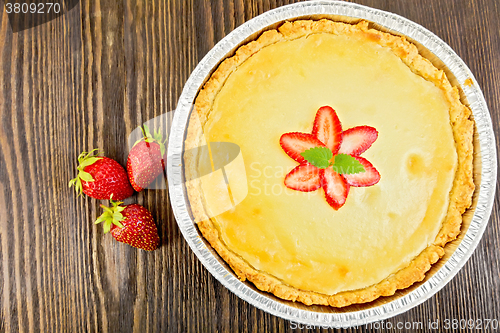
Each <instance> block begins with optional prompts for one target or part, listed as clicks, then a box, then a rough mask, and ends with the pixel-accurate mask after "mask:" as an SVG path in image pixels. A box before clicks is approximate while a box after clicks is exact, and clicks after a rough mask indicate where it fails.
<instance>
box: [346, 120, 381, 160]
mask: <svg viewBox="0 0 500 333" xmlns="http://www.w3.org/2000/svg"><path fill="white" fill-rule="evenodd" d="M377 138H378V132H377V130H376V129H375V128H373V127H370V126H356V127H353V128H349V129H348V130H347V131H345V132H344V134H343V138H342V145H341V146H340V150H339V154H347V155H352V156H358V155H361V154H362V153H364V152H365V151H366V150H367V149H368V148H370V147H371V146H372V144H373V143H374V142H375V140H377Z"/></svg>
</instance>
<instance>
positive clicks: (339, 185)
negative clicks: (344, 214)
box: [321, 168, 349, 210]
mask: <svg viewBox="0 0 500 333" xmlns="http://www.w3.org/2000/svg"><path fill="white" fill-rule="evenodd" d="M321 184H322V185H323V190H324V191H325V198H326V201H327V202H328V204H329V205H330V206H332V207H333V208H334V209H335V210H337V209H339V208H340V207H342V206H343V205H344V204H345V201H346V199H347V195H348V194H349V184H348V183H347V182H346V180H345V179H344V177H342V175H340V174H338V173H337V172H335V171H333V169H332V168H326V169H322V170H321Z"/></svg>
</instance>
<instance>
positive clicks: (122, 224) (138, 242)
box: [95, 200, 160, 251]
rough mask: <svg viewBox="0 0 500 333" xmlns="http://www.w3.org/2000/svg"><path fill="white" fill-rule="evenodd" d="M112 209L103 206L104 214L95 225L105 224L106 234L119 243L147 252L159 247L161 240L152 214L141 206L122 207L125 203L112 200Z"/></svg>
mask: <svg viewBox="0 0 500 333" xmlns="http://www.w3.org/2000/svg"><path fill="white" fill-rule="evenodd" d="M110 203H111V207H106V206H104V205H101V207H102V209H104V213H103V214H102V215H101V216H99V218H98V219H97V220H96V221H95V224H98V223H101V222H104V225H103V228H104V233H105V234H106V233H108V232H109V231H111V235H112V236H113V237H114V238H115V239H116V240H117V241H119V242H122V243H126V244H129V245H131V246H133V247H136V248H139V249H143V250H146V251H153V250H155V249H156V248H157V247H158V244H159V243H160V238H159V237H158V230H157V229H156V224H155V221H154V220H153V216H152V215H151V213H150V212H149V211H148V210H147V209H146V208H144V207H143V206H141V205H138V204H131V205H125V206H121V204H122V203H123V202H119V201H113V200H110Z"/></svg>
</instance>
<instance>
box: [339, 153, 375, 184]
mask: <svg viewBox="0 0 500 333" xmlns="http://www.w3.org/2000/svg"><path fill="white" fill-rule="evenodd" d="M354 158H355V159H356V160H358V161H359V163H361V165H363V167H364V169H365V172H360V173H355V174H350V175H347V174H346V175H343V176H344V178H345V180H346V181H347V183H348V184H349V185H351V186H355V187H365V186H372V185H375V184H377V183H378V181H379V180H380V173H379V172H378V171H377V169H375V168H374V167H373V165H372V164H371V163H370V162H368V160H367V159H366V158H363V157H360V156H355V157H354Z"/></svg>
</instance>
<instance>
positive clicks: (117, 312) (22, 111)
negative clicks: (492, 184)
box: [0, 0, 500, 332]
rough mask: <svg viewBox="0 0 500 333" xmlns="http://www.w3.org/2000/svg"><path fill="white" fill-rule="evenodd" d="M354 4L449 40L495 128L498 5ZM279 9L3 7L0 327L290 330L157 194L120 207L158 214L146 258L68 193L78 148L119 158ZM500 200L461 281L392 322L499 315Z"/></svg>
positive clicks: (469, 1)
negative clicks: (233, 45)
mask: <svg viewBox="0 0 500 333" xmlns="http://www.w3.org/2000/svg"><path fill="white" fill-rule="evenodd" d="M5 2H6V1H5ZM290 2H293V1H290ZM357 2H359V3H361V4H365V5H368V6H372V7H375V8H379V9H383V10H387V11H391V12H394V13H397V14H400V15H402V16H405V17H407V18H409V19H411V20H413V21H415V22H417V23H420V24H421V25H423V26H424V27H426V28H428V29H429V30H431V31H433V32H434V33H436V34H437V35H438V36H440V37H441V38H442V39H443V40H444V41H446V42H447V43H448V44H449V45H451V47H452V48H453V49H454V50H455V51H456V52H457V53H458V54H459V56H460V57H461V58H462V59H463V60H464V61H465V62H466V63H467V64H468V66H469V67H470V68H471V70H472V72H473V73H474V75H475V76H476V78H477V80H478V82H479V84H480V86H481V87H482V89H483V92H484V95H485V97H486V101H487V102H488V105H489V108H490V112H491V117H492V119H493V124H494V126H495V131H496V133H498V131H499V130H500V123H499V121H500V37H499V35H500V3H499V2H498V1H497V0H476V1H474V0H455V1H448V0H440V1H435V0H420V1H403V0H400V1H389V0H359V1H357ZM287 3H289V1H286V0H284V1H281V0H263V1H257V0H255V1H246V0H234V1H229V0H228V1H223V0H213V1H195V0H189V1H183V0H177V1H156V0H155V1H153V0H123V1H103V0H93V1H90V0H82V1H81V2H80V3H76V6H74V7H73V8H72V9H71V10H69V11H68V12H67V13H66V14H64V15H62V16H61V17H59V18H56V19H55V20H52V21H50V22H48V23H45V24H41V25H39V26H37V27H35V28H32V29H26V30H23V31H19V32H13V31H12V28H11V26H10V24H9V19H8V16H7V14H6V13H5V10H4V9H3V12H2V13H1V14H0V147H1V151H0V332H18V331H26V332H51V331H57V332H94V331H99V332H101V331H102V332H132V331H133V332H156V331H170V332H215V331H219V332H236V331H251V332H274V331H280V332H281V331H289V330H291V327H290V323H289V322H287V321H285V320H283V319H280V318H276V317H274V316H272V315H269V314H267V313H265V312H263V311H260V310H257V309H256V308H254V307H253V306H250V305H249V304H247V303H246V302H244V301H242V300H240V299H239V298H237V297H236V296H234V295H233V294H232V293H231V292H229V291H228V290H226V289H225V288H224V287H223V286H222V285H221V284H220V283H219V282H218V281H217V280H215V279H214V278H213V277H212V276H211V275H210V274H209V273H208V271H206V270H205V269H204V268H203V266H202V265H201V264H200V262H199V261H198V260H197V258H196V257H195V255H194V254H193V252H192V251H191V250H190V248H189V247H188V245H187V243H186V242H185V241H184V239H183V237H182V235H181V234H180V232H179V229H178V227H177V224H176V222H175V220H174V217H173V214H172V210H171V208H170V204H169V198H168V192H167V191H166V190H147V191H144V192H142V193H140V194H136V195H134V196H133V197H132V198H131V199H128V200H127V202H137V203H140V204H142V205H144V206H146V207H147V208H148V209H150V210H151V211H152V213H153V215H154V217H155V218H156V221H157V224H158V227H159V233H160V237H161V240H162V244H161V247H160V248H159V249H158V250H156V251H154V252H152V253H147V252H145V251H140V250H136V249H134V248H132V247H129V246H127V245H123V244H121V243H118V242H115V241H114V240H113V239H112V237H111V236H110V235H104V234H103V231H102V227H100V226H95V225H94V224H93V221H94V220H95V218H96V216H97V215H99V214H100V212H101V211H100V208H99V204H100V203H101V202H99V201H97V200H93V199H89V198H87V197H82V198H78V199H77V198H76V197H75V194H74V192H73V190H72V189H69V188H68V186H67V184H68V181H69V179H70V178H72V177H74V175H75V163H76V156H77V155H78V154H79V152H80V151H82V150H88V149H92V148H100V149H102V150H103V151H104V152H105V154H106V155H107V156H109V157H112V158H115V159H116V160H118V161H119V162H121V163H122V164H124V163H125V161H126V157H127V152H128V150H127V142H126V140H127V138H128V135H129V134H130V132H131V131H132V130H133V129H134V128H136V127H137V126H139V125H141V124H142V123H143V122H145V121H147V120H148V119H151V118H153V117H155V116H158V115H161V114H163V113H165V112H167V111H169V110H174V109H175V107H176V103H177V99H178V97H179V95H180V93H181V90H182V87H183V85H184V83H185V82H186V80H187V78H188V76H189V74H190V73H191V71H192V70H193V69H194V67H195V66H196V64H197V63H198V61H199V60H201V58H202V57H203V56H204V55H205V54H206V53H207V52H208V51H209V50H210V48H212V47H213V46H214V45H215V43H217V42H218V41H219V40H220V39H221V38H223V37H224V36H225V35H226V34H227V33H229V32H230V31H231V30H233V29H234V28H235V27H237V26H239V25H240V24H242V23H243V22H245V21H247V20H249V19H251V18H252V17H254V16H256V15H259V14H261V13H263V12H265V11H266V10H269V9H271V8H275V7H278V6H281V5H284V4H287ZM0 4H1V5H2V8H4V7H3V3H2V0H0ZM499 207H500V206H499V203H498V198H497V199H496V200H495V206H494V209H493V214H492V217H491V219H490V222H489V225H488V227H487V228H486V231H485V233H484V236H483V239H482V241H481V242H480V244H479V246H478V248H477V249H476V251H475V253H474V255H473V256H472V258H471V259H470V260H469V261H468V263H467V264H466V265H465V267H464V268H463V269H462V270H461V271H460V272H459V274H458V275H457V276H456V277H455V278H454V279H453V280H452V281H451V282H450V283H449V284H448V285H447V286H446V287H445V288H444V289H442V290H441V291H440V292H439V293H438V294H437V295H435V296H434V297H432V298H431V299H430V300H428V301H427V302H425V303H424V304H422V305H420V306H417V307H416V308H414V309H412V310H410V311H408V312H407V313H405V314H403V315H399V316H397V317H394V318H392V319H390V320H388V321H389V322H391V323H392V324H393V326H394V327H396V325H397V323H398V322H399V323H403V324H405V323H406V322H423V323H424V326H427V325H426V323H428V322H429V321H436V320H437V321H439V323H440V325H441V327H443V326H444V324H445V322H446V320H450V321H451V320H454V319H455V320H461V319H467V320H469V319H474V320H483V322H484V321H485V320H486V319H496V320H500V306H499V302H500V297H499V294H500V267H499V264H500V254H499V249H500V230H499V221H500V218H499ZM372 328H373V327H372ZM359 330H360V331H363V332H365V331H370V330H371V329H370V327H362V328H360V329H359ZM305 331H309V330H305ZM347 331H350V332H352V331H355V330H354V329H350V330H347ZM378 331H380V330H378Z"/></svg>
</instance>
